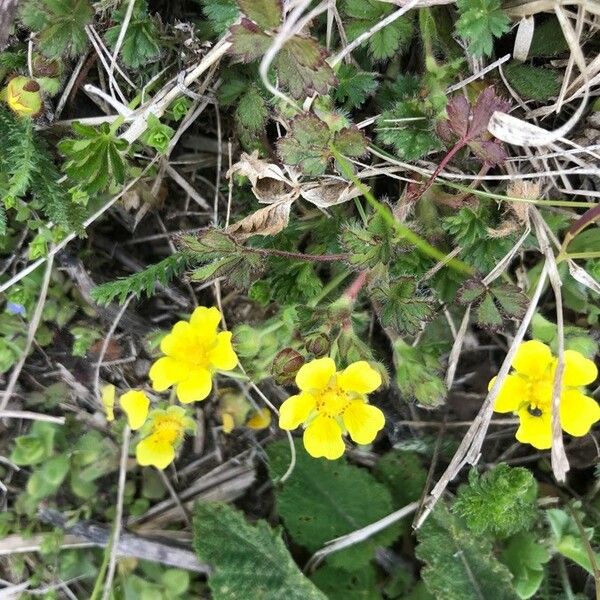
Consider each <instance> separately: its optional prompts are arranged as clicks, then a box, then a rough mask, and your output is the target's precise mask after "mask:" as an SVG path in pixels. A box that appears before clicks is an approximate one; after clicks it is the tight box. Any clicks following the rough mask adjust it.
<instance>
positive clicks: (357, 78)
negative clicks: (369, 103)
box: [333, 63, 378, 108]
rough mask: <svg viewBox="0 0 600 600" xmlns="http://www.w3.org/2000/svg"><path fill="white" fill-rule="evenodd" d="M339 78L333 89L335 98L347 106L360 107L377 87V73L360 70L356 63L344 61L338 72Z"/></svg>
mask: <svg viewBox="0 0 600 600" xmlns="http://www.w3.org/2000/svg"><path fill="white" fill-rule="evenodd" d="M336 77H337V80H338V83H337V85H336V86H335V88H334V90H333V94H334V97H335V99H336V100H337V101H338V102H341V103H343V104H344V107H345V108H358V107H359V106H361V105H362V104H364V102H365V101H366V99H367V98H368V97H369V96H370V95H371V94H373V92H374V91H375V90H376V89H377V85H378V83H377V80H376V78H375V77H376V75H375V73H366V72H365V71H359V70H358V69H357V68H356V67H355V66H354V65H349V64H345V63H342V64H341V65H340V66H339V68H338V71H337V73H336Z"/></svg>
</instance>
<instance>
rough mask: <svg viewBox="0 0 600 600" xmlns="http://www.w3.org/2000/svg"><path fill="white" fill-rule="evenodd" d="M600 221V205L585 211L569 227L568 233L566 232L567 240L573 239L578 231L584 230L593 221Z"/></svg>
mask: <svg viewBox="0 0 600 600" xmlns="http://www.w3.org/2000/svg"><path fill="white" fill-rule="evenodd" d="M599 219H600V204H598V205H596V206H594V207H593V208H590V209H589V210H586V211H585V212H584V213H583V214H582V215H581V217H579V219H577V221H575V223H573V225H571V227H569V231H568V232H567V236H569V238H574V237H575V236H576V235H577V234H578V233H579V232H580V231H582V230H583V229H585V228H586V227H587V226H588V225H591V224H592V223H593V222H594V221H598V220H599Z"/></svg>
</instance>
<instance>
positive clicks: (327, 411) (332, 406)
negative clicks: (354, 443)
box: [317, 385, 350, 418]
mask: <svg viewBox="0 0 600 600" xmlns="http://www.w3.org/2000/svg"><path fill="white" fill-rule="evenodd" d="M349 402H350V398H349V396H348V394H347V393H346V392H344V391H343V390H341V389H340V388H339V387H337V386H336V385H333V386H329V387H328V388H327V389H325V390H324V391H323V392H322V393H321V394H320V395H319V398H318V400H317V410H318V411H319V413H321V414H322V415H325V416H326V417H332V418H335V417H338V416H340V415H341V414H342V413H343V412H344V410H345V409H346V406H348V403H349Z"/></svg>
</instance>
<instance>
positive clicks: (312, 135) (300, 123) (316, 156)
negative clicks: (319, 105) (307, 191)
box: [277, 114, 331, 175]
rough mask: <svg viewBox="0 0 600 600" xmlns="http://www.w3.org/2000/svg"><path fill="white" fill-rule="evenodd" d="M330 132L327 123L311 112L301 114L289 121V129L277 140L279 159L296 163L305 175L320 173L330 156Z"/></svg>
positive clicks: (324, 168) (288, 162)
mask: <svg viewBox="0 0 600 600" xmlns="http://www.w3.org/2000/svg"><path fill="white" fill-rule="evenodd" d="M330 139H331V132H330V130H329V128H328V127H327V125H326V124H325V123H324V122H323V121H321V119H319V118H318V117H316V116H315V115H312V114H302V115H299V116H297V117H296V118H295V119H293V120H292V121H291V123H290V130H289V131H288V133H287V135H286V136H285V137H284V138H280V139H279V140H278V142H277V150H278V152H279V156H280V157H281V160H282V161H283V162H284V163H286V164H288V165H297V166H299V167H300V168H301V169H302V171H304V172H305V173H306V174H307V175H322V174H323V173H325V171H326V169H327V163H328V161H329V160H330V158H331V150H330V148H329V140H330Z"/></svg>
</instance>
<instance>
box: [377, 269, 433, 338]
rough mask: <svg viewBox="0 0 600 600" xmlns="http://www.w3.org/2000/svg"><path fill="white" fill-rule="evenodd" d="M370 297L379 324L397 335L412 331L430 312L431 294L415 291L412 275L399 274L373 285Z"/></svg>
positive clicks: (424, 320) (426, 318)
mask: <svg viewBox="0 0 600 600" xmlns="http://www.w3.org/2000/svg"><path fill="white" fill-rule="evenodd" d="M371 299H372V300H373V302H374V303H375V305H376V307H377V313H378V316H379V320H380V321H381V324H382V325H383V327H391V328H392V329H394V331H396V332H398V333H399V334H401V335H415V334H416V333H418V332H419V331H420V330H421V328H422V326H423V324H424V323H425V322H427V321H429V320H430V319H431V318H433V315H434V309H433V306H432V304H431V298H428V297H427V296H424V295H420V294H419V293H418V292H417V283H416V280H415V279H414V278H412V277H400V278H399V279H397V280H396V281H394V282H393V283H391V284H383V285H379V286H377V287H375V288H373V290H372V291H371Z"/></svg>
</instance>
